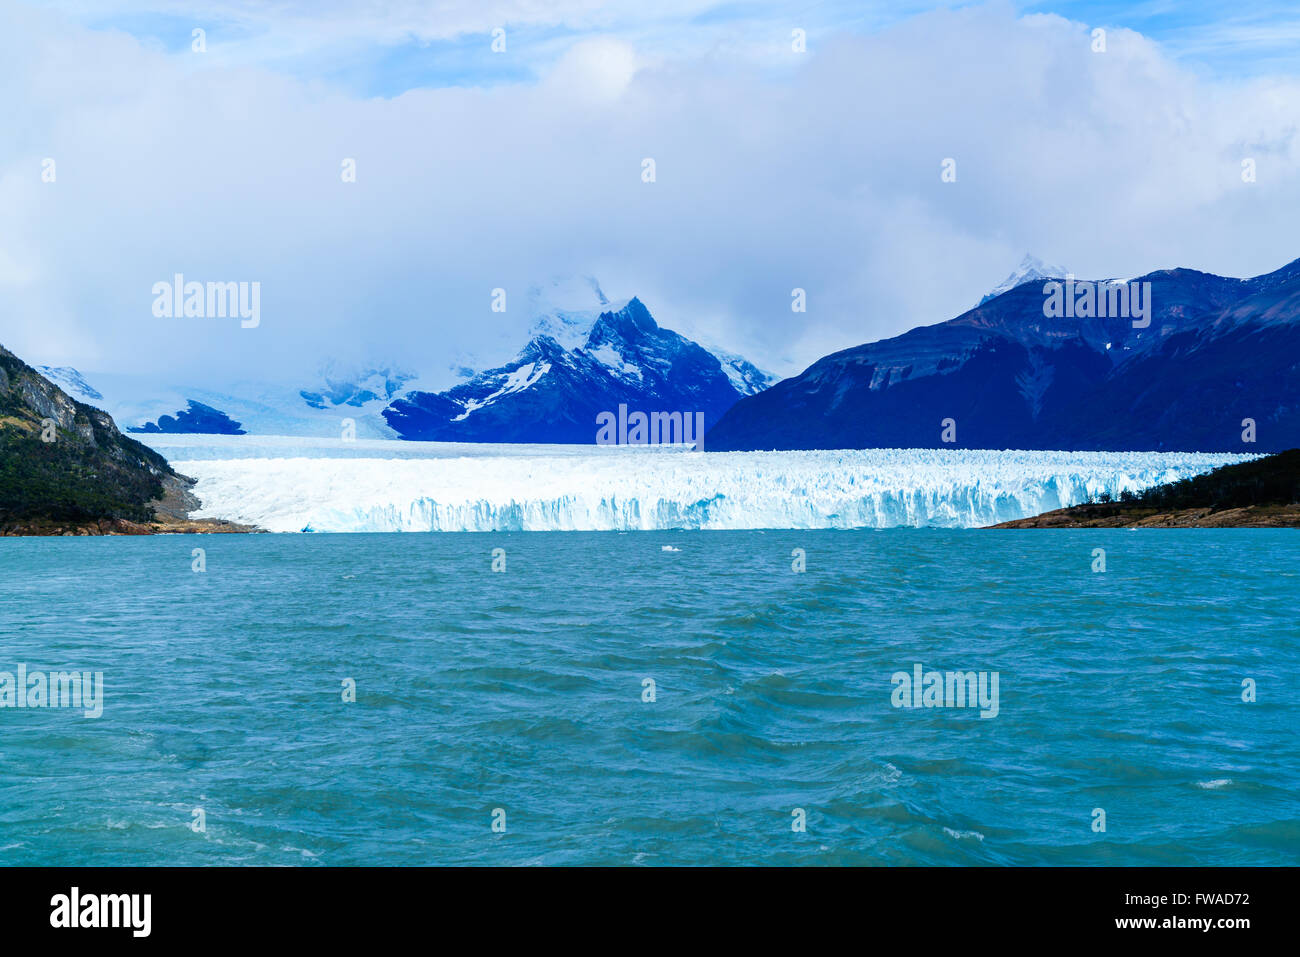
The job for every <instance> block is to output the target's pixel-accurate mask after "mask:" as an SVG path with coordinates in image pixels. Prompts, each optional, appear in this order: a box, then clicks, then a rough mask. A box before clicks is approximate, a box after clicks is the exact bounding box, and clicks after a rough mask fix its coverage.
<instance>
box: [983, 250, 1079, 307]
mask: <svg viewBox="0 0 1300 957" xmlns="http://www.w3.org/2000/svg"><path fill="white" fill-rule="evenodd" d="M1065 276H1066V271H1065V270H1064V269H1063V268H1061V267H1060V266H1057V265H1054V264H1052V263H1046V262H1043V261H1042V260H1041V259H1039V258H1038V257H1037V256H1033V255H1030V254H1029V253H1026V254H1025V258H1024V259H1022V260H1020V265H1019V266H1017V267H1016V268H1015V269H1014V270H1012V272H1011V275H1010V276H1008V277H1007V278H1006V279H1004V280H1002V281H1001V282H1000V283H998V284H997V285H996V286H994V287H993V288H992V289H990V290H989V291H988V292H987V293H986V294H985V296H984V298H983V299H981V300H980V301H979V304H980V305H981V306H982V305H984V303H986V302H988V301H989V300H990V299H996V298H997V297H998V296H1000V295H1002V294H1003V293H1004V292H1010V291H1011V290H1012V289H1015V288H1016V287H1017V286H1023V285H1024V284H1025V283H1027V282H1036V281H1039V280H1047V279H1064V278H1065Z"/></svg>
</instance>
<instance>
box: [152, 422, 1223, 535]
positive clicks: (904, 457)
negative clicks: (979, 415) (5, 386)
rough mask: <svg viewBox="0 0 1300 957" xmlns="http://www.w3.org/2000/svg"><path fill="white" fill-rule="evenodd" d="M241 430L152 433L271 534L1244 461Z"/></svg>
mask: <svg viewBox="0 0 1300 957" xmlns="http://www.w3.org/2000/svg"><path fill="white" fill-rule="evenodd" d="M249 438H256V439H258V440H259V441H258V442H257V443H256V444H252V445H250V444H249V443H242V444H241V442H240V441H239V440H238V439H237V438H231V439H225V438H220V439H212V440H211V441H210V442H209V443H207V444H199V440H198V437H196V436H189V437H169V436H154V437H150V439H149V441H150V442H151V443H153V444H154V445H155V447H156V448H158V449H159V450H160V451H163V452H164V453H165V454H167V455H168V456H169V458H170V459H172V460H173V464H174V465H175V466H176V468H178V469H179V470H181V471H183V472H185V473H186V474H188V475H192V476H194V477H196V478H197V479H198V485H197V486H196V487H195V489H194V491H195V493H196V494H197V495H198V496H199V498H200V500H201V501H202V503H203V511H202V512H200V513H199V514H200V516H207V515H213V516H220V517H223V518H227V519H231V520H234V521H238V522H242V523H248V524H256V525H259V526H261V527H263V528H266V529H269V530H271V531H281V532H296V531H302V530H304V529H310V530H313V531H318V532H367V531H372V532H378V531H384V532H391V531H407V532H428V531H477V532H485V531H511V530H523V531H555V530H561V531H569V530H596V531H599V530H616V531H628V530H636V529H752V528H845V529H847V528H890V527H894V526H938V527H945V528H951V527H972V526H982V525H992V524H995V523H997V522H1003V521H1009V520H1012V519H1016V518H1023V517H1027V516H1031V515H1037V514H1039V513H1041V512H1045V511H1050V510H1052V509H1056V508H1063V507H1066V506H1069V505H1074V504H1078V503H1081V502H1084V501H1087V500H1089V499H1091V498H1092V497H1093V496H1095V495H1098V494H1100V493H1102V492H1109V493H1110V494H1111V495H1114V496H1117V495H1119V494H1121V493H1123V492H1125V491H1135V492H1136V491H1140V490H1142V489H1145V488H1149V487H1151V486H1153V485H1157V484H1161V483H1165V482H1172V481H1177V480H1178V479H1182V478H1186V477H1190V476H1192V475H1198V474H1201V473H1203V472H1206V471H1209V470H1210V469H1213V468H1216V467H1218V466H1220V465H1226V464H1230V463H1232V462H1237V461H1241V460H1242V459H1243V457H1242V456H1238V455H1225V454H1199V453H1151V452H1124V453H1116V452H1083V453H1079V452H992V451H974V450H970V451H967V450H927V449H869V450H855V451H811V452H733V453H714V452H703V453H700V452H687V451H681V450H679V449H675V448H667V447H660V448H655V447H645V446H641V447H637V446H621V447H615V446H592V447H585V448H582V447H565V446H527V445H524V446H512V447H503V446H483V445H471V444H460V443H445V444H444V443H416V442H385V441H358V442H356V443H351V444H348V443H337V442H333V443H330V442H326V441H325V440H318V441H316V442H311V441H310V440H298V439H284V440H273V439H271V438H270V437H249ZM182 442H183V443H184V444H181V443H182ZM277 443H278V444H277Z"/></svg>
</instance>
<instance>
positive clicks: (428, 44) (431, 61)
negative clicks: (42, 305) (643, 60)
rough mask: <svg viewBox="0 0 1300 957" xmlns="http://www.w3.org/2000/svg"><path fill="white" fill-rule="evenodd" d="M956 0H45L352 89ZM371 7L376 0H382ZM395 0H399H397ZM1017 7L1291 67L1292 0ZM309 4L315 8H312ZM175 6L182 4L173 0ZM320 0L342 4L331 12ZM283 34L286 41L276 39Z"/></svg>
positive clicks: (759, 46) (489, 77)
mask: <svg viewBox="0 0 1300 957" xmlns="http://www.w3.org/2000/svg"><path fill="white" fill-rule="evenodd" d="M963 5H964V4H960V3H944V4H936V3H928V2H916V0H891V2H887V3H879V2H876V3H873V2H863V0H828V2H820V3H818V2H798V0H794V2H773V0H724V2H708V0H698V2H675V3H664V4H655V3H641V2H635V3H632V2H625V3H608V4H607V3H601V4H598V5H594V4H587V3H582V2H578V3H571V2H567V0H554V2H550V3H546V2H541V3H535V4H519V5H515V4H510V3H505V4H490V3H482V4H481V3H466V4H456V3H451V4H437V3H434V4H428V5H426V6H428V7H429V8H432V9H435V10H436V9H437V8H440V7H457V6H460V7H462V9H469V10H473V9H474V8H491V7H494V6H495V7H497V8H500V13H499V14H496V13H495V11H493V10H491V9H485V10H484V13H483V15H482V16H473V15H470V16H464V15H461V16H454V17H453V16H448V17H447V18H446V25H445V26H441V27H440V26H439V24H438V22H437V14H436V13H435V14H432V15H430V16H428V17H424V18H415V19H408V18H403V17H402V16H400V15H398V16H394V17H393V18H392V19H391V20H390V22H388V23H384V22H383V18H382V17H363V16H357V15H354V16H352V17H349V16H348V15H347V11H348V9H349V8H353V9H358V8H364V7H365V6H367V5H365V4H357V3H351V4H349V3H331V2H328V0H322V2H320V3H317V4H301V5H300V4H296V3H292V2H290V3H274V2H268V3H243V2H239V0H232V2H228V3H222V2H216V0H167V2H162V0H97V2H92V0H55V2H53V3H51V4H49V6H52V7H54V8H55V9H59V10H61V11H63V12H64V13H66V14H67V15H68V16H69V17H71V18H72V19H74V20H76V21H77V22H79V23H81V24H84V25H86V26H88V27H92V28H94V29H101V30H107V29H114V30H121V31H124V32H126V33H129V34H130V35H131V36H133V37H135V38H137V39H138V40H140V41H141V42H142V43H145V44H147V45H149V46H151V47H153V48H155V49H159V50H165V51H167V52H170V53H175V54H184V53H188V51H189V47H190V33H191V30H192V29H193V28H194V27H195V26H196V25H197V26H202V27H204V28H205V29H206V30H207V32H208V41H209V43H210V44H211V47H212V49H213V50H218V49H222V48H225V49H226V50H227V52H229V53H230V54H232V55H234V56H238V57H239V58H241V59H244V60H246V61H251V62H257V63H260V64H262V65H265V66H268V67H270V68H273V69H277V70H282V71H285V72H288V73H291V74H294V75H297V76H300V77H304V78H312V79H319V80H323V81H326V82H330V83H334V84H338V85H340V86H342V87H344V88H346V89H348V90H350V91H352V92H354V93H356V94H358V95H362V96H385V97H391V96H396V95H399V94H401V93H403V92H405V91H407V90H410V89H416V88H437V87H446V86H487V85H494V84H499V83H518V82H528V81H530V80H535V79H537V77H538V76H539V75H540V74H542V73H543V72H544V71H545V70H546V69H547V68H548V67H549V66H550V65H551V64H553V63H554V62H555V61H556V60H557V59H558V58H559V57H560V56H561V55H562V54H563V51H564V50H565V49H566V48H568V47H569V46H571V45H572V44H573V43H575V42H577V41H579V40H582V39H584V38H588V37H591V36H597V35H600V36H612V37H618V38H621V39H625V40H627V41H629V42H631V43H634V44H635V45H637V47H638V48H639V49H641V50H643V51H644V52H646V53H654V54H661V55H667V56H681V55H693V54H702V53H707V52H708V51H710V50H716V49H720V48H725V49H729V50H733V51H745V50H747V51H748V52H749V55H751V56H760V55H761V51H762V50H763V49H765V48H766V47H767V46H768V45H770V44H775V43H783V42H785V41H786V39H787V38H788V36H789V31H790V29H791V28H792V27H793V26H799V27H801V28H802V29H805V30H806V31H808V34H809V37H810V40H811V42H812V43H814V44H815V43H816V42H818V41H819V39H822V38H825V37H827V36H829V35H834V34H838V33H843V32H856V33H871V32H874V31H877V30H879V29H881V28H883V27H887V26H889V25H892V24H895V23H898V22H900V21H902V20H905V19H907V18H908V17H911V16H914V15H915V14H917V13H921V12H924V11H926V10H933V9H944V8H952V7H960V6H963ZM379 6H380V7H382V6H383V5H382V4H381V5H379ZM396 6H399V7H400V6H401V5H400V4H398V5H396ZM1014 6H1015V8H1016V9H1017V10H1018V11H1020V12H1021V13H1034V12H1039V13H1055V14H1059V15H1061V16H1064V17H1067V18H1069V19H1072V20H1076V21H1079V22H1082V23H1086V24H1088V25H1089V26H1093V27H1096V26H1101V27H1125V28H1128V29H1131V30H1135V31H1137V32H1140V33H1142V34H1143V35H1145V36H1147V37H1149V38H1151V39H1153V40H1155V41H1157V42H1158V43H1160V44H1161V45H1162V46H1163V47H1164V48H1165V50H1166V52H1167V54H1168V55H1169V56H1170V57H1171V58H1172V59H1175V60H1177V61H1180V62H1183V63H1185V64H1186V65H1188V66H1189V67H1190V68H1193V69H1197V70H1204V71H1209V72H1211V73H1213V74H1216V75H1220V76H1258V75H1262V74H1270V73H1280V74H1294V73H1295V72H1297V70H1298V69H1300V66H1298V64H1300V8H1297V7H1296V6H1295V5H1294V4H1291V3H1286V2H1283V3H1278V2H1274V0H1263V2H1260V3H1251V4H1243V3H1239V2H1228V0H1150V2H1137V3H1124V2H1117V0H1036V2H1020V3H1016V4H1015V5H1014ZM312 10H317V11H320V12H319V14H318V16H319V18H320V19H319V22H318V23H317V24H314V25H313V26H312V27H309V28H306V27H304V25H303V20H304V19H308V20H309V19H311V14H310V13H309V11H312ZM177 11H183V12H177ZM331 11H339V12H340V13H339V15H338V17H337V19H336V18H335V17H334V16H333V14H332V12H331ZM489 24H495V25H498V26H501V27H503V28H505V29H506V30H507V48H508V50H509V52H510V54H511V55H510V56H507V57H501V56H496V57H493V56H488V55H486V51H487V50H488V49H489V45H490V42H491V37H490V35H489V31H490V29H491V27H490V26H489ZM286 38H287V39H288V42H287V43H286V42H284V41H285V40H286Z"/></svg>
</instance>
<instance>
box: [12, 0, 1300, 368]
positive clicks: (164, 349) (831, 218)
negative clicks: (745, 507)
mask: <svg viewBox="0 0 1300 957" xmlns="http://www.w3.org/2000/svg"><path fill="white" fill-rule="evenodd" d="M576 9H577V8H576V7H575V10H576ZM14 13H15V15H14V16H13V17H12V18H11V20H12V23H13V28H12V29H10V30H9V31H7V32H6V33H5V34H4V36H3V37H0V103H3V104H4V106H3V107H0V109H3V111H4V117H3V119H4V120H5V123H4V126H5V128H6V129H7V130H13V131H14V135H13V136H12V137H9V138H7V139H6V140H5V141H3V143H0V208H3V209H4V210H5V211H6V228H5V230H4V232H3V233H2V234H0V342H4V343H5V344H6V345H7V346H9V347H10V348H12V349H14V350H15V351H16V352H18V354H20V355H24V356H26V357H28V358H29V359H30V360H31V361H41V362H51V363H56V364H71V365H77V366H79V367H82V368H84V369H89V370H93V369H96V368H100V369H106V370H107V369H114V368H117V369H122V368H129V369H138V370H142V371H151V372H155V373H157V374H159V375H164V374H166V375H171V376H189V377H193V378H195V380H196V381H197V380H200V379H201V380H202V382H203V383H204V384H207V385H211V386H216V385H219V384H220V383H222V382H228V381H233V380H237V379H239V378H245V377H257V376H281V377H285V378H291V377H293V376H296V375H305V374H307V371H308V370H310V369H311V368H313V367H314V366H315V365H316V363H318V362H319V361H320V360H321V359H323V358H329V357H335V358H341V359H349V360H350V359H357V360H358V361H364V360H365V359H367V358H372V357H373V358H379V359H385V358H392V357H396V358H398V359H400V360H401V361H403V362H404V363H406V364H408V365H412V366H415V367H416V368H418V369H434V368H444V367H445V366H446V365H447V363H449V362H451V361H452V360H453V359H455V358H456V357H457V356H458V355H459V354H461V353H463V352H466V351H470V352H475V353H479V354H484V355H487V354H491V355H494V356H495V355H499V354H500V353H501V352H506V351H510V350H511V349H512V348H513V347H515V346H517V345H518V344H519V343H520V341H521V340H520V336H521V335H522V333H523V330H524V328H525V327H526V325H527V316H526V315H525V314H524V313H525V310H524V304H525V302H526V298H527V297H526V290H527V288H528V286H529V285H531V284H532V283H534V282H536V281H538V280H542V279H546V278H548V277H550V276H554V275H569V274H594V275H596V276H598V277H599V278H600V280H601V283H602V285H603V286H604V288H605V291H606V292H607V293H608V294H609V295H610V296H611V297H614V298H617V297H625V296H631V295H634V294H636V295H640V296H641V297H642V299H643V300H644V301H645V302H646V303H647V304H648V305H649V306H650V308H651V310H652V311H653V312H654V314H655V315H656V317H657V318H659V319H660V321H661V322H663V323H664V324H666V325H668V326H670V327H672V328H676V329H679V330H680V331H683V332H685V333H687V334H696V335H699V336H702V337H704V338H707V339H710V340H712V341H715V342H717V343H718V344H720V345H723V346H725V347H727V348H730V349H732V350H733V351H740V352H743V353H745V354H747V355H749V356H750V357H751V358H753V359H754V360H755V361H758V362H760V363H762V364H766V365H768V366H769V367H774V368H776V369H777V371H780V372H782V373H787V374H788V373H790V372H793V371H798V369H799V368H802V367H803V366H805V365H806V364H808V363H809V362H811V361H813V360H815V359H816V358H818V357H819V356H820V355H822V354H824V353H826V352H829V351H832V350H835V349H840V348H845V347H848V346H851V345H854V344H857V343H860V342H864V341H868V340H871V339H875V338H879V337H881V336H886V335H892V334H896V333H898V332H902V331H904V330H906V329H907V328H910V327H912V326H915V325H918V324H922V323H929V322H934V321H938V320H941V319H945V318H949V317H951V316H953V315H955V314H957V313H958V312H960V311H961V310H962V309H964V308H966V307H968V306H969V305H970V304H972V303H973V302H974V301H976V300H977V299H978V298H979V296H980V295H981V294H982V293H983V292H984V291H985V290H986V289H987V288H988V287H990V286H992V285H993V284H994V283H996V282H998V281H999V280H1001V279H1002V278H1003V276H1004V275H1005V274H1006V273H1007V272H1009V271H1010V269H1011V268H1012V267H1013V266H1014V265H1015V264H1016V263H1017V262H1018V261H1019V260H1020V258H1021V256H1022V255H1023V254H1024V253H1025V252H1026V251H1032V252H1035V253H1037V254H1038V255H1040V256H1042V257H1044V258H1046V259H1049V260H1053V261H1056V262H1061V263H1063V264H1065V265H1067V266H1069V267H1070V268H1072V269H1073V270H1074V271H1075V272H1076V273H1078V274H1080V275H1096V276H1111V275H1132V274H1134V273H1137V272H1142V271H1145V270H1148V269H1153V268H1161V267H1165V266H1171V265H1185V266H1192V267H1196V268H1202V269H1206V270H1211V271H1216V272H1226V273H1230V274H1251V273H1255V272H1260V271H1264V270H1266V269H1270V268H1274V267H1276V266H1278V265H1280V264H1281V263H1283V262H1284V261H1287V260H1289V259H1292V258H1295V257H1297V256H1300V244H1297V242H1296V240H1295V239H1294V228H1293V224H1292V222H1291V219H1292V213H1291V211H1293V210H1294V209H1295V208H1297V200H1300V188H1298V187H1300V177H1298V175H1297V174H1298V172H1300V146H1298V144H1297V123H1298V121H1297V119H1296V117H1297V116H1300V110H1298V109H1297V107H1300V84H1297V82H1296V81H1295V80H1293V79H1259V80H1251V81H1238V80H1234V81H1224V80H1219V81H1215V80H1210V79H1207V78H1205V77H1202V76H1198V75H1196V74H1194V73H1192V72H1190V71H1188V70H1187V69H1185V68H1184V67H1182V66H1180V65H1179V64H1178V63H1177V62H1175V61H1173V60H1172V59H1171V58H1170V57H1169V56H1168V55H1167V54H1166V53H1165V52H1164V51H1163V50H1162V48H1161V47H1160V46H1159V45H1157V44H1155V43H1153V42H1152V41H1150V40H1149V39H1147V38H1144V37H1143V36H1141V35H1139V34H1136V33H1132V32H1128V31H1123V30H1111V31H1110V32H1109V33H1108V37H1107V40H1108V42H1107V49H1106V52H1105V53H1094V52H1093V51H1092V49H1091V39H1090V35H1089V27H1088V26H1086V25H1084V24H1080V23H1073V22H1070V21H1067V20H1065V19H1062V18H1060V17H1056V16H1051V15H1031V16H1024V17H1022V16H1019V15H1017V13H1016V12H1015V11H1014V9H1013V8H1011V7H1010V6H1007V5H992V6H987V7H978V8H966V9H961V10H955V11H938V12H934V13H928V14H923V15H921V16H918V17H914V18H912V19H909V20H907V21H905V22H903V23H900V24H897V25H895V26H893V27H890V28H888V29H886V30H883V31H881V32H878V33H876V34H873V35H870V36H859V35H853V34H849V33H837V34H831V35H825V36H822V37H820V38H819V39H817V41H816V42H815V43H810V46H809V52H808V53H806V54H798V53H795V52H793V50H791V49H790V46H789V43H788V41H786V40H783V42H782V43H780V44H774V45H773V46H772V47H771V50H770V52H769V53H768V54H767V57H768V59H767V60H766V61H764V60H763V59H762V58H759V59H758V60H755V58H754V57H753V56H751V55H745V56H737V55H732V54H731V53H729V52H727V51H726V50H711V51H706V52H702V53H691V54H690V55H683V56H665V55H663V54H662V52H656V53H654V54H652V55H651V54H647V53H646V52H645V51H642V50H640V49H639V48H637V47H636V46H635V45H634V44H632V43H630V42H629V41H627V40H626V39H616V38H609V37H604V38H602V37H592V38H589V39H587V40H585V41H583V42H582V43H579V44H577V45H573V46H572V47H571V48H570V49H569V50H568V51H567V52H566V53H565V54H564V55H562V56H561V57H559V58H558V59H557V60H556V62H555V64H554V66H553V67H551V68H550V69H548V70H547V71H546V72H545V73H544V75H543V76H542V77H541V79H540V81H539V82H536V83H513V84H501V85H497V86H494V87H491V88H448V89H418V90H411V91H409V92H407V93H404V94H402V95H400V96H396V97H393V98H390V99H372V98H363V97H359V96H356V95H354V94H351V93H348V92H347V91H343V90H340V89H337V88H333V87H330V86H326V85H322V84H321V83H319V82H315V81H312V80H306V79H301V78H298V77H295V76H288V75H284V74H281V73H276V72H273V71H271V70H269V69H266V68H263V67H259V66H248V65H234V64H231V65H215V66H214V65H212V63H211V62H206V63H203V64H202V65H200V66H196V62H195V58H198V57H201V56H202V55H200V54H190V53H182V54H166V53H164V52H162V51H160V50H157V49H153V48H150V47H149V46H147V45H142V44H141V43H140V42H138V41H136V40H135V39H133V38H132V37H130V36H128V35H125V34H123V33H120V32H104V31H95V30H88V29H85V28H82V27H78V26H75V25H73V24H72V23H70V22H69V21H68V20H66V19H64V18H62V17H60V16H58V15H56V14H51V13H49V12H46V11H36V10H32V9H30V8H25V7H21V8H14ZM580 15H581V16H585V15H587V14H584V13H582V12H581V11H578V12H577V13H575V14H574V16H575V17H576V16H580ZM597 15H598V14H597V13H593V14H591V16H597ZM786 36H787V37H788V33H787V34H786ZM44 158H52V159H54V160H55V161H56V163H57V180H56V181H55V182H54V183H44V182H42V181H41V161H42V159H44ZM646 158H652V159H654V160H655V164H656V173H657V176H656V181H655V182H653V183H646V182H643V181H642V177H641V172H642V161H643V160H644V159H646ZM945 158H953V159H955V160H956V164H957V181H956V182H955V183H943V182H941V180H940V164H941V162H942V161H943V160H944V159H945ZM1246 158H1251V159H1254V160H1255V161H1256V168H1257V171H1258V176H1257V181H1256V182H1254V183H1244V182H1243V181H1242V178H1241V162H1242V160H1243V159H1246ZM345 159H352V160H355V163H356V169H357V180H356V182H355V183H346V182H343V181H342V178H341V176H340V171H341V165H342V163H343V162H344V160H345ZM176 272H181V273H184V274H185V276H186V277H187V278H192V279H195V280H200V281H206V280H221V281H259V282H261V288H262V299H261V311H262V322H261V325H260V326H259V327H258V328H257V329H255V330H241V329H239V328H238V325H237V324H228V323H227V324H223V323H221V322H220V321H207V320H162V319H157V318H155V317H154V316H153V315H152V313H151V310H150V306H151V302H152V296H151V294H150V290H151V288H152V286H153V284H154V283H155V282H158V281H161V280H167V279H169V278H170V277H171V276H172V275H173V274H174V273H176ZM498 287H500V288H505V289H507V290H508V292H509V294H510V299H509V303H510V305H509V308H508V309H507V312H506V313H505V314H504V315H503V314H500V313H493V312H492V311H491V310H490V298H491V290H492V289H494V288H498ZM795 287H799V288H803V289H805V290H806V291H807V301H808V311H807V312H806V313H792V312H791V310H790V299H791V290H792V289H793V288H795Z"/></svg>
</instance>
